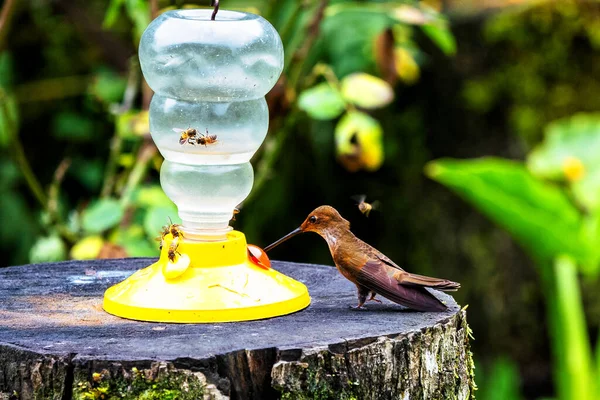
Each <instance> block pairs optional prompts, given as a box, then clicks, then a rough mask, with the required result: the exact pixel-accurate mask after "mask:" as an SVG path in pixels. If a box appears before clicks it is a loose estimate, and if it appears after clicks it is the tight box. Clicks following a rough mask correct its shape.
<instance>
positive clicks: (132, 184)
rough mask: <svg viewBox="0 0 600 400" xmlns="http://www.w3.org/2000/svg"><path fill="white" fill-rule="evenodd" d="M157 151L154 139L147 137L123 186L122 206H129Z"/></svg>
mask: <svg viewBox="0 0 600 400" xmlns="http://www.w3.org/2000/svg"><path fill="white" fill-rule="evenodd" d="M156 152H157V149H156V146H155V145H154V143H153V142H152V139H150V138H146V139H145V140H144V144H143V145H142V148H141V149H140V151H139V153H138V156H137V159H136V162H135V164H134V166H133V168H132V169H131V172H130V173H129V176H128V177H127V183H125V187H124V188H123V194H122V195H121V206H123V208H127V207H128V206H129V203H131V197H132V196H133V191H134V190H135V188H136V187H137V186H138V185H139V184H140V182H141V181H142V179H144V177H145V176H146V171H147V170H148V164H149V162H150V160H152V157H154V155H156Z"/></svg>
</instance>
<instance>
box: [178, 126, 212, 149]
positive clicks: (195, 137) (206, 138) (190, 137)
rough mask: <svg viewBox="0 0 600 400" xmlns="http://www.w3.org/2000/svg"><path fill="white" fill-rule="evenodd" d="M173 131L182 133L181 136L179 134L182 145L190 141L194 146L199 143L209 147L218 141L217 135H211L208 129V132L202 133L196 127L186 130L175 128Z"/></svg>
mask: <svg viewBox="0 0 600 400" xmlns="http://www.w3.org/2000/svg"><path fill="white" fill-rule="evenodd" d="M173 131H175V132H177V133H181V136H179V144H181V145H184V144H186V143H189V144H191V145H193V146H195V145H197V144H199V145H203V146H204V147H207V146H208V145H209V144H214V143H217V135H210V134H209V133H208V129H206V134H204V133H200V132H198V131H197V130H196V129H194V128H188V129H185V130H183V129H179V128H173Z"/></svg>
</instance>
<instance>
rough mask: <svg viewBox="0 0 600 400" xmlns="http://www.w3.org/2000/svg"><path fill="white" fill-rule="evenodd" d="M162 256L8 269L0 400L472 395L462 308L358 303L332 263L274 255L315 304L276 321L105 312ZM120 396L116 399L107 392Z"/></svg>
mask: <svg viewBox="0 0 600 400" xmlns="http://www.w3.org/2000/svg"><path fill="white" fill-rule="evenodd" d="M153 261H154V260H152V259H121V260H96V261H72V262H63V263H51V264H38V265H26V266H19V267H9V268H4V269H0V399H10V398H14V399H54V400H69V399H82V400H88V399H112V398H119V399H121V398H124V399H226V398H231V399H275V398H284V399H469V398H473V397H474V395H473V389H474V381H473V366H472V360H471V353H470V351H469V328H468V326H467V321H466V313H465V311H464V310H461V309H460V308H459V306H458V305H457V304H456V303H455V302H454V300H453V299H452V297H450V296H448V295H445V294H443V293H439V292H435V294H436V296H438V297H439V298H440V299H442V300H443V301H445V302H446V304H447V305H448V306H449V310H448V311H446V312H443V313H419V312H413V311H409V310H406V309H404V308H403V307H401V306H398V305H396V304H393V303H390V302H386V300H385V299H384V300H383V301H384V303H383V304H375V303H368V306H367V308H368V309H367V310H364V311H361V310H351V309H349V305H354V304H355V303H356V301H357V300H356V288H355V286H354V285H353V284H352V283H350V282H348V281H347V280H346V279H344V278H343V277H342V276H341V275H340V274H339V273H338V272H337V270H336V269H335V268H332V267H328V266H322V265H307V264H294V263H286V262H278V261H274V262H273V267H274V268H276V269H277V270H279V271H281V272H283V273H285V274H287V275H289V276H291V277H293V278H295V279H297V280H299V281H301V282H303V283H304V284H306V285H307V286H308V289H309V291H310V295H311V297H312V303H311V305H310V306H309V307H308V308H307V309H305V310H303V311H300V312H297V313H295V314H292V315H288V316H284V317H279V318H273V319H268V320H260V321H251V322H240V323H219V324H197V325H187V324H161V323H149V322H137V321H131V320H126V319H121V318H118V317H115V316H112V315H110V314H107V313H105V312H104V311H103V310H102V295H103V293H104V291H105V290H106V288H108V287H109V286H111V285H113V284H115V283H117V282H119V281H121V280H123V279H124V278H126V277H127V276H128V275H130V274H131V273H133V272H134V271H135V270H137V269H140V268H143V267H145V266H147V265H150V264H151V263H152V262H153ZM111 396H113V397H111Z"/></svg>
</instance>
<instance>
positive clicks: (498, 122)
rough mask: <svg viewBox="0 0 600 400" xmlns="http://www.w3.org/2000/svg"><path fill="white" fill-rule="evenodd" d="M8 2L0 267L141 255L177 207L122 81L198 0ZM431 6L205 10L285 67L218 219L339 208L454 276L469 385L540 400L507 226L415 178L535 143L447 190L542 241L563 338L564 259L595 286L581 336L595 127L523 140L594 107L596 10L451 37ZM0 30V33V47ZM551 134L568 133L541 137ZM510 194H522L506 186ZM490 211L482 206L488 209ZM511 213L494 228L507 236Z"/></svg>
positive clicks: (568, 7) (525, 275)
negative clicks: (276, 44)
mask: <svg viewBox="0 0 600 400" xmlns="http://www.w3.org/2000/svg"><path fill="white" fill-rule="evenodd" d="M6 3H7V2H5V4H6ZM15 3H17V4H18V7H16V8H15V9H14V10H13V11H12V13H11V18H12V19H13V21H12V24H10V25H9V26H11V29H10V32H9V33H8V36H9V38H10V40H7V41H6V44H5V46H4V47H2V46H0V49H1V51H0V152H2V157H1V158H0V190H1V194H2V195H1V196H0V219H1V220H2V221H3V222H4V223H3V224H0V239H1V242H0V246H1V247H2V250H3V251H2V256H3V259H2V263H1V264H0V265H2V266H4V265H10V264H12V265H14V264H21V263H26V262H41V261H44V260H59V259H66V258H80V259H87V258H95V257H126V256H129V257H134V256H156V255H157V254H158V246H157V243H156V242H155V241H154V237H155V236H156V235H157V232H158V230H159V228H160V227H161V226H162V225H164V224H165V223H166V221H167V218H168V217H170V218H172V219H173V221H174V222H176V221H178V218H177V210H176V208H175V206H174V204H173V203H172V202H171V201H170V200H169V199H168V198H167V197H166V196H165V195H164V192H163V191H162V189H161V188H160V185H159V170H160V164H161V162H162V158H161V157H160V155H159V154H158V153H157V152H156V149H155V148H154V146H153V143H152V141H151V138H150V137H149V132H148V114H147V106H148V103H149V99H150V96H151V92H150V91H149V90H148V88H147V87H146V86H145V84H144V83H143V81H142V77H141V73H140V71H139V66H138V64H137V56H136V51H137V43H138V40H139V36H140V34H141V32H142V31H143V29H144V28H145V26H146V25H147V24H148V22H149V21H150V20H151V19H152V17H151V13H152V12H155V11H158V12H160V11H163V10H167V9H171V8H176V7H199V5H196V4H191V3H189V4H188V3H186V2H184V1H168V0H157V1H149V2H148V1H142V0H133V1H130V0H110V1H109V0H89V1H86V2H73V1H69V0H53V1H49V0H34V1H31V2H23V1H20V2H19V1H17V2H15ZM207 3H208V2H207ZM438 3H439V2H437V1H435V0H432V1H426V2H425V1H424V2H417V1H410V0H408V1H385V0H380V1H377V0H373V1H348V0H331V1H320V0H309V1H296V0H280V1H273V0H243V1H242V0H222V1H221V7H222V8H225V9H239V10H244V11H250V12H255V13H260V14H261V15H263V16H264V17H265V18H267V19H268V20H269V21H271V23H273V25H274V26H275V27H276V29H277V30H278V31H279V33H280V35H281V37H282V40H283V43H284V47H285V57H286V63H285V70H284V73H283V76H282V78H281V80H280V81H279V82H278V84H277V85H276V86H275V88H274V89H273V90H272V91H271V93H270V94H269V96H268V99H267V100H268V104H269V110H270V118H271V120H270V130H269V134H268V136H267V139H266V141H265V143H264V145H263V146H262V147H261V149H260V150H259V152H258V153H257V154H256V156H255V157H254V159H253V160H252V161H253V165H254V168H255V187H254V189H253V191H252V193H251V194H250V197H249V198H248V199H247V200H246V201H245V202H244V204H243V207H242V209H241V210H242V212H241V213H240V214H239V215H238V216H237V220H236V221H235V222H232V225H235V227H236V228H237V229H239V230H241V231H243V232H244V233H245V234H246V236H247V238H248V240H249V242H251V243H256V244H259V245H264V244H266V243H270V242H272V241H273V240H274V239H276V238H278V237H280V236H281V235H282V234H283V233H286V232H288V231H289V230H290V229H292V228H294V227H295V226H297V224H298V223H299V222H300V221H302V220H303V219H304V218H305V217H306V214H307V213H308V212H309V211H310V210H312V209H313V208H314V207H316V206H318V205H321V204H331V205H334V206H336V208H338V209H339V210H340V212H341V213H342V214H343V215H344V216H345V217H346V218H348V219H349V220H351V222H352V229H353V231H354V232H355V233H356V234H357V236H359V237H361V238H363V239H364V240H366V241H367V242H369V243H371V244H373V245H374V246H376V247H377V248H379V249H381V250H382V251H384V252H385V253H386V254H387V255H389V256H390V257H391V258H392V259H394V260H395V261H397V262H398V263H400V264H401V265H406V266H407V269H409V270H410V271H411V272H413V271H414V272H417V273H422V274H429V275H434V276H443V277H447V278H450V279H453V280H457V281H460V282H461V283H462V289H461V290H460V291H459V292H457V293H456V298H457V301H458V302H460V303H463V304H467V303H469V304H470V307H469V320H470V324H471V325H472V326H473V328H474V330H475V332H476V334H477V341H475V342H473V346H474V348H475V352H476V359H477V360H480V361H481V366H480V368H478V371H483V373H482V374H481V375H482V378H481V380H480V378H479V377H478V383H479V387H480V390H479V391H478V397H481V398H484V399H486V398H507V399H510V398H515V399H516V398H519V397H518V395H517V393H518V391H519V389H522V390H523V391H524V393H526V394H525V397H527V398H537V397H539V396H540V395H545V396H550V395H552V393H553V387H552V381H551V380H550V378H549V376H550V371H549V369H548V365H549V364H548V360H547V359H548V356H547V353H548V349H547V343H546V336H547V332H546V327H545V324H544V323H543V309H542V308H541V306H540V304H541V302H542V295H545V293H543V292H542V290H541V289H540V288H539V278H537V277H536V276H535V274H534V273H533V272H532V271H531V270H530V269H529V268H524V265H526V264H527V261H526V260H525V259H524V257H523V256H522V254H521V253H520V252H519V251H518V249H516V248H515V246H514V245H513V244H512V242H511V241H510V240H509V239H508V237H507V235H505V234H503V232H501V231H499V230H497V229H495V228H493V227H492V226H491V225H490V224H488V223H486V222H485V221H484V220H483V218H482V217H481V216H480V215H479V214H477V213H475V212H473V211H472V210H471V209H470V208H468V207H467V206H465V205H463V204H462V203H460V202H459V201H457V200H455V199H454V198H453V196H452V195H451V194H450V193H448V192H447V191H446V190H444V188H443V187H439V186H440V185H436V184H435V183H433V182H428V181H427V179H424V177H423V174H422V169H423V166H424V165H425V163H426V162H428V161H430V160H431V159H432V158H438V157H461V158H464V157H474V156H481V155H487V154H494V155H500V156H505V157H508V158H523V156H524V154H525V152H527V151H529V150H531V149H532V148H535V149H534V151H533V152H531V153H530V156H529V157H528V159H527V164H526V165H523V164H522V163H518V165H517V166H516V167H515V163H513V162H507V161H503V160H496V161H493V160H492V162H491V164H490V165H493V168H490V169H489V171H484V170H482V166H481V165H480V166H479V170H477V168H475V167H473V168H474V170H472V171H470V172H473V173H475V172H477V173H482V174H484V172H485V175H486V176H485V179H477V182H474V183H473V188H465V189H464V191H465V193H472V192H473V191H474V190H475V188H477V190H482V189H481V188H487V189H485V190H494V193H495V194H494V195H498V196H500V198H502V199H503V200H505V201H506V208H507V209H508V211H509V212H512V213H513V214H512V215H514V216H515V219H516V220H517V222H518V224H519V226H520V228H519V229H518V230H517V231H516V235H515V237H516V238H517V239H518V241H519V243H521V244H523V245H524V246H527V248H529V249H540V253H541V254H544V255H547V254H550V253H552V252H553V250H552V249H553V248H558V247H560V248H561V249H562V250H561V251H563V252H566V254H568V256H567V258H564V257H563V258H557V259H552V260H551V261H549V262H548V263H547V264H544V266H543V267H540V271H554V272H553V273H554V274H555V275H557V276H558V275H559V274H560V276H561V283H563V282H564V283H565V285H566V286H564V287H558V286H556V285H555V286H556V287H555V286H553V289H552V290H553V291H552V293H555V294H556V296H555V299H556V301H557V303H556V304H555V305H553V306H552V309H553V310H558V311H556V312H553V313H549V314H548V317H549V318H554V317H552V316H553V315H554V316H555V318H557V319H558V318H560V319H561V320H562V321H568V323H569V324H573V325H572V326H574V327H575V329H574V331H573V332H570V333H567V334H566V336H565V338H564V339H565V340H571V339H569V338H570V337H577V336H578V335H579V334H580V333H581V327H580V326H579V327H578V326H577V324H578V323H577V321H581V320H582V319H581V318H580V317H579V314H578V312H574V313H573V316H574V317H573V318H574V319H573V321H575V322H573V321H571V320H567V319H566V318H569V316H570V313H564V312H563V311H560V310H564V305H565V304H566V305H568V304H570V302H573V301H574V299H575V298H577V295H578V294H577V293H576V291H574V290H573V289H574V288H575V289H576V288H577V286H574V285H573V282H574V280H573V268H572V266H573V262H572V261H571V260H573V261H574V262H576V265H577V268H578V270H581V271H583V272H584V273H585V274H586V277H590V278H587V279H586V280H585V281H584V282H583V287H584V291H583V293H581V296H582V297H583V302H584V303H585V306H586V308H585V310H586V312H587V316H588V321H589V324H590V327H589V328H590V332H591V334H595V333H596V332H597V328H598V324H597V321H598V319H599V318H600V301H598V299H597V296H596V295H595V293H596V291H597V285H596V283H595V280H594V279H592V278H591V277H592V276H593V275H594V273H595V264H594V262H595V261H594V260H595V258H594V257H595V251H594V250H595V249H593V248H591V247H593V245H592V244H591V243H592V242H593V238H594V235H595V232H596V227H597V226H596V222H595V220H594V219H593V218H591V217H590V216H591V215H592V213H595V211H594V210H595V205H596V204H597V200H596V199H597V193H598V192H597V191H595V189H594V188H595V187H596V186H595V185H596V182H597V181H598V180H599V179H600V178H598V179H596V177H597V174H595V171H597V169H595V168H593V167H590V165H589V158H587V157H588V156H586V155H584V154H583V153H580V152H579V150H577V148H579V147H581V146H582V145H583V147H586V148H587V146H589V150H590V154H593V149H594V148H595V147H594V145H593V144H592V143H591V142H589V138H588V137H587V136H590V135H591V136H593V135H594V132H595V128H594V127H593V125H594V124H595V122H594V118H591V117H589V118H588V117H586V118H587V121H589V123H590V125H589V129H588V130H589V134H586V133H585V132H584V131H585V130H583V129H579V128H578V129H577V130H573V133H572V134H571V133H566V132H567V131H568V130H569V129H568V128H567V127H565V128H562V127H560V125H561V124H563V123H564V124H567V125H568V124H571V122H573V121H575V120H561V121H559V122H557V124H555V125H550V126H548V128H547V132H548V133H547V134H546V139H545V142H544V143H542V144H540V145H539V146H538V143H539V141H540V140H542V137H543V127H544V126H545V125H546V123H547V122H550V121H553V120H556V119H558V118H561V117H565V116H569V115H573V114H575V113H577V112H589V111H597V110H598V109H599V107H598V106H599V104H598V101H599V100H598V99H600V86H599V84H598V82H600V81H599V80H598V79H597V78H598V76H599V75H598V72H599V71H598V67H597V66H598V65H600V64H599V63H598V62H597V61H598V57H599V51H598V37H600V35H599V34H598V32H599V31H598V29H600V28H598V23H597V22H596V21H597V20H598V18H597V15H598V12H600V8H599V7H598V6H597V5H596V4H594V3H593V2H583V1H581V2H580V1H574V0H565V1H547V2H544V1H541V2H536V5H535V6H534V5H528V6H524V7H520V6H519V7H516V8H512V9H507V10H506V11H502V12H501V13H499V14H492V15H490V16H489V18H480V17H477V18H474V19H473V20H455V21H453V26H452V30H453V32H454V33H455V34H456V35H457V38H458V40H456V41H455V39H454V36H453V35H452V34H451V33H450V31H449V29H448V21H447V20H446V19H445V18H444V17H443V16H442V15H441V14H439V13H438V12H436V11H435V10H433V9H432V8H431V7H430V6H428V5H427V4H432V5H436V4H438ZM486 17H487V16H486ZM481 24H483V29H481ZM5 36H6V32H2V31H0V45H1V44H2V37H5ZM482 39H484V40H482ZM449 55H455V56H454V58H452V57H448V56H449ZM578 125H579V124H578ZM552 126H555V127H556V130H557V131H558V130H561V131H562V132H563V133H561V134H556V135H555V136H554V135H553V134H551V132H552V131H553V130H554V129H555V128H552ZM508 132H510V133H516V135H512V136H511V135H509V134H508ZM577 137H580V139H577ZM580 141H581V142H580ZM563 147H565V148H569V150H568V151H564V150H563ZM564 154H567V158H563V155H564ZM569 157H571V158H569ZM592 158H593V157H592ZM457 165H458V164H457ZM457 165H455V167H456V166H457ZM503 166H512V167H514V168H512V169H511V170H510V174H511V175H510V176H511V179H514V181H515V182H513V183H511V184H509V185H507V186H501V187H502V188H504V189H506V191H505V192H503V191H500V190H497V188H496V189H493V188H494V186H495V185H500V184H501V183H502V182H500V181H502V180H503V178H502V175H501V174H500V171H499V170H498V169H499V168H501V167H503ZM528 171H531V172H528ZM499 174H500V175H499ZM509 183H510V182H509ZM519 185H521V186H525V187H527V189H526V190H523V193H524V195H523V196H522V197H520V196H519V194H520V193H519V192H518V187H519ZM530 185H531V187H530ZM557 186H558V187H559V189H557V188H556V187H557ZM565 187H568V190H566V191H565V190H564V188H565ZM357 193H365V194H367V195H368V198H369V199H370V200H380V201H381V203H382V211H381V212H374V213H371V215H370V217H369V218H364V216H363V215H362V214H361V213H360V212H359V211H358V209H357V208H356V205H355V203H354V201H352V200H351V199H350V197H351V196H352V195H355V194H357ZM538 195H539V196H541V198H545V199H547V201H548V202H549V203H550V204H544V205H543V207H541V208H539V209H538V208H536V207H535V206H534V204H536V203H530V201H533V200H532V199H537V198H538V197H537V196H538ZM494 202H497V201H496V200H495V198H494V197H490V198H489V199H488V203H489V204H486V206H487V207H491V206H492V205H493V204H494ZM557 204H563V205H564V207H558V206H557ZM590 210H591V211H590ZM554 211H556V212H559V215H561V218H560V220H559V219H558V218H554V219H553V220H552V222H551V224H550V225H552V226H550V227H549V228H548V229H549V231H550V232H553V233H552V234H553V235H554V234H558V233H560V235H559V236H551V235H550V236H548V237H539V236H542V235H535V229H531V228H527V229H525V228H524V226H526V225H527V224H529V223H535V221H544V220H547V219H548V218H551V215H550V213H552V212H554ZM520 212H524V213H525V215H522V214H520ZM100 215H101V217H99V216H100ZM582 215H583V216H584V217H583V218H581V216H582ZM540 223H542V222H540ZM555 224H556V225H558V226H557V227H553V225H555ZM510 225H511V224H509V223H508V222H503V226H504V227H505V229H509V228H510ZM513 225H514V224H513ZM542 228H543V229H546V226H543V227H542ZM560 228H564V229H565V231H564V232H561V231H560ZM540 229H541V228H540ZM565 232H569V233H570V234H571V235H574V236H573V237H566V236H567V235H566V234H565ZM534 236H538V237H534ZM543 236H546V235H543ZM530 239H531V240H533V242H531V243H535V244H528V243H530V242H528V240H530ZM578 243H581V244H582V245H581V246H578ZM538 245H539V246H538ZM530 251H531V250H530ZM535 251H536V252H537V250H535ZM272 257H273V258H284V259H287V260H292V261H302V262H315V263H328V264H330V263H331V257H330V255H329V252H328V250H327V247H326V246H325V245H324V244H323V243H322V241H320V240H319V239H317V238H316V237H314V236H311V235H302V236H299V237H298V238H297V239H294V241H290V242H288V243H286V246H281V247H280V248H278V249H275V250H274V251H273V254H272ZM569 282H570V283H569ZM544 287H545V286H544ZM575 303H577V301H575ZM549 307H550V306H549ZM561 307H563V308H561ZM553 325H554V324H553ZM570 326H571V325H570ZM553 335H554V333H553ZM574 343H579V344H581V343H585V342H584V341H581V340H579V341H577V339H576V342H574ZM583 347H585V346H583ZM583 347H582V348H580V349H578V350H577V351H576V353H577V354H579V353H582V352H585V349H583ZM597 349H598V347H597ZM555 350H557V349H555ZM558 350H560V349H558ZM596 359H600V351H598V352H597V356H596ZM510 360H515V362H516V363H517V365H518V373H520V374H521V377H522V378H521V379H517V378H516V374H517V367H516V366H515V362H513V361H510ZM596 365H599V363H598V362H596ZM584 375H585V374H584ZM570 382H574V380H571V381H570ZM565 385H566V384H565V383H561V384H560V385H559V386H560V387H565ZM561 390H562V389H561ZM494 396H495V397H494Z"/></svg>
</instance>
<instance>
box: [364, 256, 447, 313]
mask: <svg viewBox="0 0 600 400" xmlns="http://www.w3.org/2000/svg"><path fill="white" fill-rule="evenodd" d="M356 281H357V282H358V283H359V284H360V285H362V286H365V287H367V288H369V289H370V290H371V291H373V292H376V293H377V294H380V295H381V296H383V297H385V298H386V299H389V300H391V301H393V302H394V303H398V304H400V305H403V306H406V307H410V308H412V309H414V310H417V311H445V310H446V309H447V307H446V306H445V305H444V304H443V303H442V302H441V301H440V300H438V299H437V298H436V297H435V296H434V295H432V294H431V293H429V292H428V291H427V289H425V288H423V287H421V286H405V285H401V284H400V283H398V281H397V280H396V279H395V277H394V275H393V274H390V273H389V270H388V268H387V266H386V265H385V264H383V263H382V262H381V261H379V260H371V261H368V262H367V263H366V264H365V265H364V266H363V267H362V268H361V269H360V271H359V272H358V274H357V276H356Z"/></svg>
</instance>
